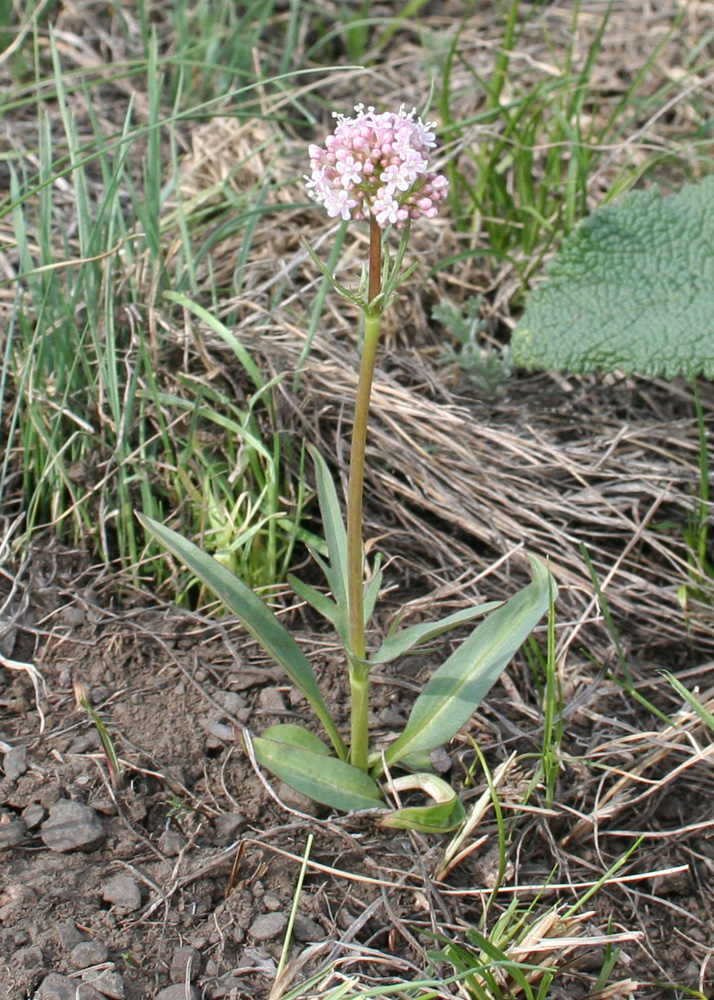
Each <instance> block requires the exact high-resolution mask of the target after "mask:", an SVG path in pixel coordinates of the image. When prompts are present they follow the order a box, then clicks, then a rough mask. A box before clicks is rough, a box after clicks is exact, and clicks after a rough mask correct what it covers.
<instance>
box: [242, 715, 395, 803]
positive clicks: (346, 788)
mask: <svg viewBox="0 0 714 1000" xmlns="http://www.w3.org/2000/svg"><path fill="white" fill-rule="evenodd" d="M281 728H282V727H281ZM253 749H254V750H255V756H256V758H257V760H258V762H259V763H260V764H262V765H263V767H267V769H268V770H269V771H272V773H273V774H274V775H275V776H276V777H277V778H280V779H281V781H285V782H287V784H288V785H290V787H291V788H295V789H297V791H298V792H302V794H303V795H307V796H308V798H311V799H312V800H313V802H320V803H321V804H322V805H324V806H330V807H331V808H332V809H339V810H340V811H341V812H352V811H357V810H361V809H375V808H376V807H378V806H380V805H383V801H382V792H381V791H380V788H379V785H378V784H377V782H376V781H374V780H373V779H372V778H370V776H369V775H368V774H365V772H364V771H360V769H359V768H358V767H352V765H351V764H348V763H347V762H346V761H344V760H338V759H337V757H326V756H325V755H324V753H322V752H314V751H313V750H310V749H306V748H305V747H304V746H299V745H297V744H296V743H292V744H291V745H289V744H286V742H284V741H283V740H282V739H280V740H274V739H266V738H265V737H254V738H253Z"/></svg>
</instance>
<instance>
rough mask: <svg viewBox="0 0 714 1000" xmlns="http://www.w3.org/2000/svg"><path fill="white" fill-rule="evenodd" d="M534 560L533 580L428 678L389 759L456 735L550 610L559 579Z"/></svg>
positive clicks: (446, 741) (532, 559)
mask: <svg viewBox="0 0 714 1000" xmlns="http://www.w3.org/2000/svg"><path fill="white" fill-rule="evenodd" d="M530 563H531V572H532V575H533V579H532V582H531V583H529V584H528V586H527V587H525V588H524V589H523V590H521V591H520V593H518V594H516V596H515V597H512V598H511V599H510V600H509V601H507V602H506V604H503V605H501V607H500V608H498V609H497V610H496V611H494V612H493V613H492V614H491V615H490V616H489V617H488V618H487V619H486V621H485V622H482V623H481V624H480V625H477V626H476V628H475V629H474V631H473V632H472V633H471V635H470V636H468V638H466V639H465V640H464V641H463V642H462V644H461V645H460V646H459V647H458V648H457V649H456V650H455V651H454V653H452V655H451V656H450V657H449V658H448V659H447V660H445V661H444V663H442V665H441V666H440V667H439V668H438V670H437V671H436V672H435V673H434V674H433V676H432V677H431V678H430V680H429V681H428V682H427V684H426V686H425V687H424V690H423V691H422V693H421V694H420V695H419V697H418V698H417V700H416V701H415V702H414V707H413V709H412V711H411V715H410V716H409V721H408V722H407V725H406V727H405V729H404V732H403V733H402V735H401V736H400V737H399V739H398V740H396V741H395V742H394V743H393V744H392V746H391V747H390V748H389V749H388V750H387V752H386V755H385V756H386V760H387V764H389V765H391V764H394V763H395V762H396V761H399V760H402V759H403V758H404V757H406V756H408V755H409V754H413V753H415V752H416V751H419V750H433V749H434V747H437V746H440V745H441V744H443V743H448V742H449V740H451V739H453V737H454V736H455V735H456V733H458V731H459V729H461V727H462V726H464V725H465V724H466V723H467V722H468V720H469V719H470V718H471V716H472V715H473V713H474V711H475V710H476V709H477V708H478V706H479V705H480V703H481V701H482V700H483V698H484V697H485V696H486V695H487V694H488V692H489V691H490V690H491V688H492V687H493V685H494V684H495V683H496V681H497V680H498V678H499V676H500V675H501V673H502V671H503V670H504V669H505V667H506V666H507V665H508V663H509V662H510V660H511V659H512V657H513V655H514V654H515V652H516V650H517V649H518V648H519V646H521V645H522V643H524V642H525V640H526V639H527V638H528V636H529V635H530V633H531V632H532V631H533V629H534V627H535V626H536V625H537V624H538V622H539V620H540V619H541V618H542V616H543V615H544V614H545V612H546V611H547V610H548V606H549V603H550V599H551V588H552V589H553V597H554V596H555V581H554V580H553V577H552V576H551V574H550V572H549V571H548V570H547V569H546V567H545V566H544V565H543V563H542V562H540V561H539V560H538V559H535V558H534V557H531V559H530Z"/></svg>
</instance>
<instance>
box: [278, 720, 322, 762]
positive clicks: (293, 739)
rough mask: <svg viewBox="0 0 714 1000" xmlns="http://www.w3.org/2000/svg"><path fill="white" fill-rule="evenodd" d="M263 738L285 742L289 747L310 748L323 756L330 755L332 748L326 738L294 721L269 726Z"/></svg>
mask: <svg viewBox="0 0 714 1000" xmlns="http://www.w3.org/2000/svg"><path fill="white" fill-rule="evenodd" d="M262 739H264V740H273V741H274V742H275V743H284V744H285V745H286V746H289V747H300V748H301V749H303V750H310V751H311V752H312V753H317V754H322V756H323V757H329V756H330V748H329V747H328V745H327V743H325V741H324V740H321V739H320V737H319V736H316V735H315V733H311V732H310V730H309V729H303V727H302V726H296V725H295V724H294V723H292V722H281V723H279V724H278V725H277V726H268V728H267V729H266V730H265V732H264V733H263V736H262Z"/></svg>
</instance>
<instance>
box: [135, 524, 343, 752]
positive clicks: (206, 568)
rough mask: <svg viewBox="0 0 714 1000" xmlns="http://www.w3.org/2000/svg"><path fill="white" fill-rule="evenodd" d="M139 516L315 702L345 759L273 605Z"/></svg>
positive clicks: (310, 675) (311, 676)
mask: <svg viewBox="0 0 714 1000" xmlns="http://www.w3.org/2000/svg"><path fill="white" fill-rule="evenodd" d="M137 517H138V519H139V521H140V523H141V524H142V526H143V527H144V528H145V529H146V530H147V531H148V532H150V533H151V534H152V535H153V536H154V537H155V538H156V539H158V541H160V542H161V544H162V545H164V546H165V547H166V548H167V549H168V550H169V552H172V553H173V554H174V555H175V556H176V558H177V559H180V560H181V562H183V563H184V564H185V565H186V566H188V568H189V569H190V570H191V572H192V573H194V574H195V575H196V576H197V577H198V578H199V579H200V580H202V581H203V583H205V585H206V586H207V587H210V589H211V590H212V591H213V592H214V593H215V594H216V596H217V597H218V598H220V600H221V601H222V602H223V603H224V604H225V605H226V607H227V608H229V609H230V610H231V611H232V612H233V614H234V615H236V617H237V618H238V619H239V621H240V623H241V625H243V627H244V628H245V629H247V631H248V632H250V634H251V635H252V636H253V638H254V639H255V640H256V642H258V643H259V644H260V645H261V646H262V647H263V649H264V650H265V652H266V653H267V654H268V655H269V656H271V657H272V658H273V660H274V661H275V662H276V663H277V664H279V665H280V666H281V667H282V668H283V670H284V671H285V673H286V674H287V675H288V677H289V678H290V680H291V681H292V683H293V684H294V685H295V687H296V688H298V690H299V691H302V693H303V694H304V695H305V697H306V698H307V700H308V701H309V702H310V704H311V705H312V708H313V710H314V712H315V714H316V715H317V717H318V719H319V720H320V722H321V723H322V725H323V726H324V727H325V732H326V733H327V735H328V736H329V737H330V741H331V742H332V745H333V746H334V748H335V751H336V752H337V753H338V754H339V756H340V757H342V758H346V757H347V748H346V747H345V744H344V741H343V739H342V737H341V736H340V734H339V732H338V731H337V727H336V725H335V722H334V720H333V718H332V716H331V715H330V712H329V709H328V708H327V705H326V704H325V701H324V699H323V697H322V693H321V692H320V688H319V687H318V683H317V678H316V677H315V671H314V670H313V669H312V664H311V663H310V661H309V660H308V659H307V657H306V656H305V654H304V653H303V651H302V650H301V649H300V647H299V646H298V644H297V642H295V640H294V639H293V637H292V636H291V635H290V633H289V632H288V631H287V629H286V628H285V627H284V626H283V625H282V624H281V623H280V622H279V621H278V619H277V618H276V617H275V615H274V614H273V612H272V611H271V610H270V608H269V607H268V606H267V605H266V604H265V603H264V602H263V601H261V599H260V598H259V597H258V596H257V594H254V593H253V591H252V590H251V589H250V587H248V586H247V585H246V584H245V583H243V581H242V580H240V579H239V578H238V577H237V576H236V575H235V574H234V573H231V571H230V570H228V569H226V567H225V566H223V565H222V564H221V563H219V562H218V560H216V559H214V558H213V556H210V555H208V553H206V552H203V551H202V550H201V549H200V548H199V547H198V546H197V545H195V544H194V543H193V542H191V541H189V540H188V539H187V538H184V537H183V535H180V534H179V533H178V532H177V531H173V529H171V528H167V527H166V526H165V525H163V524H161V523H160V522H159V521H155V520H154V519H153V518H151V517H147V516H146V515H145V514H137Z"/></svg>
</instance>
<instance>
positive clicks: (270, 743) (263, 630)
mask: <svg viewBox="0 0 714 1000" xmlns="http://www.w3.org/2000/svg"><path fill="white" fill-rule="evenodd" d="M355 111H356V112H357V114H356V116H355V117H354V118H347V117H345V116H343V115H337V116H336V118H337V127H336V129H335V131H334V134H333V135H330V136H328V137H327V139H326V141H325V145H324V147H320V146H316V145H313V146H310V150H309V152H310V166H311V174H310V175H309V177H307V179H306V180H307V189H308V193H309V194H310V196H311V197H312V198H313V199H314V200H316V201H318V202H319V203H321V204H322V205H324V207H325V209H326V210H327V213H328V215H330V216H331V217H333V218H337V217H341V218H343V219H353V220H355V221H367V222H368V223H369V233H370V242H369V260H368V264H367V268H366V275H365V280H363V282H362V287H361V288H360V289H359V290H358V291H357V292H356V293H353V292H351V291H349V290H348V289H346V288H344V287H343V286H342V285H341V284H339V283H338V282H337V281H336V280H335V279H334V277H333V276H332V275H331V274H330V273H329V272H328V271H327V269H326V268H325V267H324V265H323V264H322V263H321V262H320V261H319V260H318V259H317V258H316V257H315V256H314V254H313V260H314V261H315V263H316V265H317V266H318V267H319V268H320V269H321V270H322V272H323V274H325V275H326V276H327V278H328V279H329V280H330V282H331V284H332V286H333V288H334V289H335V290H336V291H337V292H338V293H339V294H341V295H344V296H345V297H347V298H348V299H350V300H351V301H352V302H355V303H357V304H358V305H359V306H360V308H361V310H362V312H363V315H364V336H363V344H362V357H361V363H360V376H359V383H358V387H357V396H356V400H355V414H354V423H353V431H352V444H351V451H350V471H349V483H348V497H347V512H346V520H345V521H344V522H343V519H342V514H341V510H340V504H339V501H338V497H337V491H336V489H335V486H334V483H333V481H332V478H331V476H330V472H329V469H328V467H327V464H326V462H325V461H324V459H323V458H322V457H321V456H320V454H319V453H318V452H317V451H315V450H314V449H310V450H311V454H312V457H313V459H314V462H315V470H316V480H317V493H318V499H319V503H320V511H321V514H322V520H323V526H324V532H325V542H326V545H327V552H328V558H327V559H324V558H323V557H321V556H320V555H319V554H318V553H317V552H313V556H314V558H315V560H316V561H317V563H318V564H319V566H320V567H321V569H322V571H323V573H324V575H325V578H326V581H327V584H328V588H329V592H330V595H331V596H328V594H325V593H323V592H322V591H318V590H317V589H316V588H314V587H312V586H309V585H308V584H306V583H304V582H302V581H300V580H297V579H295V578H293V577H291V578H290V582H291V585H292V587H293V589H294V590H295V592H296V594H297V595H298V596H299V597H300V598H302V599H303V600H305V601H306V602H307V603H309V604H310V605H311V606H312V607H313V608H314V609H315V610H316V611H318V612H319V613H320V614H321V615H323V616H324V617H325V618H326V619H327V620H328V621H329V622H331V624H332V625H333V626H334V628H335V630H336V631H337V633H338V635H339V637H340V640H341V642H342V645H343V648H344V651H345V661H346V666H347V670H348V676H349V686H350V696H351V703H350V712H351V718H350V741H349V745H348V744H347V743H346V742H345V740H344V738H343V736H342V734H341V733H340V731H339V729H338V727H337V725H336V723H335V720H334V719H333V717H332V715H331V713H330V711H329V708H328V707H327V704H326V702H325V700H324V698H323V696H322V693H321V691H320V688H319V685H318V682H317V678H316V675H315V672H314V669H313V667H312V664H311V663H310V662H309V660H308V659H307V658H306V657H305V655H304V654H303V652H302V650H301V649H300V647H299V646H298V644H297V642H296V641H295V640H294V639H293V637H292V636H291V635H290V633H289V632H288V631H287V629H286V628H285V627H284V626H283V625H282V624H281V623H280V621H279V620H278V619H277V618H276V616H275V615H274V614H273V613H272V611H270V609H269V608H268V607H267V605H266V604H265V603H264V602H263V601H262V600H261V599H260V598H259V597H258V596H257V595H256V594H255V593H254V592H253V591H252V590H251V589H250V588H249V587H248V586H246V584H245V583H243V581H242V580H240V579H239V578H238V577H236V576H235V575H234V574H233V573H231V572H230V570H229V569H227V568H226V567H225V566H224V565H222V564H221V563H220V562H218V561H217V560H215V559H214V558H212V557H211V556H210V555H208V554H206V553H204V552H202V551H201V549H200V548H198V547H197V546H196V545H194V544H193V543H192V542H189V541H188V540H186V539H184V538H183V537H182V536H181V535H179V534H178V533H176V532H175V531H172V530H171V529H169V528H167V527H165V526H164V525H162V524H160V523H158V522H156V521H154V520H152V519H150V518H148V517H145V516H143V515H139V516H140V520H141V522H142V524H143V525H144V526H145V527H146V529H147V530H148V531H150V532H151V533H152V534H153V535H154V536H155V537H156V538H158V539H159V540H160V541H161V542H162V543H163V544H164V545H165V546H166V547H167V548H168V549H169V550H170V551H172V552H173V553H174V554H175V555H176V556H177V557H178V558H180V559H181V560H182V561H183V562H185V563H186V565H187V566H189V568H190V569H191V570H192V571H193V572H194V573H195V574H196V575H197V576H198V577H199V578H200V579H201V580H203V582H204V583H205V584H207V585H208V586H209V587H211V588H212V589H213V590H214V591H215V593H216V594H217V595H218V596H219V598H221V600H222V601H223V602H224V603H225V604H226V606H227V607H228V608H229V609H230V610H231V611H233V612H234V614H236V615H237V617H238V618H239V619H240V621H241V622H242V623H243V625H244V626H245V627H246V629H247V630H248V631H249V632H250V633H251V634H252V635H253V637H254V638H255V639H256V640H257V642H258V643H260V645H261V646H262V647H263V649H264V650H265V651H266V652H267V653H268V654H269V655H270V656H271V657H272V658H273V659H274V660H275V662H276V663H278V664H279V665H280V666H281V667H282V668H283V669H284V670H285V673H286V674H287V675H288V677H289V678H290V680H291V681H292V682H293V683H294V684H295V686H296V687H297V688H298V689H299V690H300V691H301V692H302V693H303V695H304V696H305V697H306V698H307V700H308V701H309V703H310V704H311V706H312V708H313V710H314V712H315V714H316V716H317V718H318V719H319V721H320V722H321V724H322V726H323V729H324V731H325V733H326V735H327V737H328V738H329V740H330V743H331V747H330V746H329V745H328V744H327V743H325V742H324V741H323V740H322V739H321V738H320V737H319V736H317V735H315V734H314V733H313V732H311V731H310V730H307V729H305V728H303V727H300V726H297V725H293V724H282V725H276V726H271V727H270V728H269V729H268V730H266V731H265V732H264V733H263V735H262V736H261V737H253V739H252V745H253V748H254V751H255V756H256V758H257V760H258V761H259V763H261V764H262V765H264V766H265V767H267V768H268V769H269V770H270V771H272V772H273V773H274V774H275V775H277V776H278V777H280V778H282V779H283V780H284V781H286V782H287V783H288V784H289V785H291V786H293V787H294V788H296V789H298V790H299V791H301V792H303V793H304V794H306V795H308V796H309V797H310V798H312V799H313V800H315V801H316V802H319V803H322V804H324V805H327V806H330V807H332V808H335V809H339V810H343V811H345V812H347V811H351V810H363V809H373V808H375V807H379V806H383V805H384V798H385V795H386V794H387V792H389V793H391V794H392V795H394V796H395V797H397V801H398V796H399V795H400V794H401V793H403V792H406V791H408V790H419V791H421V792H422V793H425V794H426V796H427V797H428V799H429V800H430V801H428V802H427V804H426V805H422V804H418V805H414V806H407V807H404V808H398V809H396V810H395V811H392V812H390V813H388V814H387V815H386V816H384V817H383V818H382V819H381V821H380V822H381V823H382V825H385V826H397V827H399V826H400V827H409V828H413V829H420V830H427V831H432V832H438V831H447V830H450V829H453V828H454V827H455V826H457V825H458V824H459V823H460V822H461V820H462V819H463V816H464V810H463V806H462V805H461V802H460V800H459V799H458V797H457V796H456V794H455V792H454V791H453V790H452V789H451V787H450V786H449V785H448V784H447V783H446V782H445V781H444V780H443V779H441V778H439V777H437V776H436V775H435V774H433V773H431V771H432V768H431V759H430V753H431V751H433V750H435V749H436V748H437V747H439V746H441V745H443V744H445V743H448V742H449V741H450V740H451V739H452V738H453V737H454V736H455V735H456V733H457V732H458V731H459V730H460V729H461V728H462V727H463V726H464V725H465V724H466V723H467V722H468V720H469V718H470V717H471V715H472V714H473V712H474V711H475V709H476V708H477V707H478V705H479V704H480V702H481V701H482V699H483V698H484V697H485V695H486V694H487V693H488V691H489V690H490V688H491V687H492V685H493V684H494V683H495V682H496V680H497V679H498V677H499V676H500V674H501V672H502V671H503V669H504V668H505V667H506V666H507V664H508V663H509V661H510V660H511V658H512V657H513V655H514V653H515V652H516V651H517V649H518V648H519V647H520V646H521V645H522V643H523V642H524V641H525V640H526V638H527V637H528V635H529V634H530V633H531V631H532V630H533V628H534V627H535V625H536V624H537V623H538V621H539V620H540V618H541V617H542V616H543V614H544V613H545V611H546V610H547V609H548V607H549V604H550V602H551V601H552V600H553V599H554V596H555V584H554V582H553V579H552V577H551V575H550V573H549V571H548V570H547V569H546V567H545V566H543V564H542V563H540V562H539V561H538V560H536V559H531V568H532V577H533V578H532V581H531V583H530V584H529V585H528V586H526V587H525V588H524V589H523V590H522V591H521V592H520V593H518V594H516V595H515V596H514V597H512V598H511V599H510V600H509V601H507V602H506V603H501V602H498V601H490V602H487V603H485V604H480V605H478V606H476V607H470V608H465V609H463V610H462V611H458V612H456V613H455V614H451V615H449V616H448V617H446V618H443V619H441V620H438V621H435V622H427V623H422V624H419V625H412V626H410V627H407V628H403V629H401V630H399V631H394V632H393V633H390V634H389V635H388V636H386V638H384V639H383V640H382V641H381V642H380V643H372V642H368V637H367V626H368V624H369V621H370V619H371V617H372V613H373V610H374V607H375V603H376V601H377V598H378V596H379V591H380V587H381V581H382V573H381V570H380V568H379V563H378V561H376V562H375V565H374V566H373V567H372V568H371V572H370V573H368V574H367V573H366V572H365V570H366V565H365V554H364V546H363V541H362V495H363V482H364V471H365V446H366V439H367V424H368V416H369V401H370V395H371V388H372V379H373V374H374V365H375V359H376V352H377V345H378V339H379V330H380V324H381V318H382V315H383V313H384V310H385V308H386V307H387V306H388V305H389V302H390V301H391V300H392V298H393V296H394V294H395V292H396V290H397V288H398V286H399V284H400V283H401V282H402V281H403V280H404V279H405V278H406V277H407V276H408V275H409V274H410V273H411V271H412V269H413V268H411V267H407V268H406V269H404V270H402V262H403V258H404V254H405V251H406V244H407V239H408V235H409V226H410V224H411V222H412V221H414V220H417V219H419V218H426V219H430V218H433V217H434V216H435V215H436V214H437V212H438V206H439V204H440V202H442V201H443V200H444V198H445V197H446V192H447V187H448V182H447V180H446V178H445V177H443V176H442V175H440V174H436V173H433V172H431V171H430V170H429V165H430V160H429V155H430V151H431V150H432V149H433V148H434V146H435V144H436V139H435V136H434V133H433V132H432V131H431V128H432V127H433V126H432V123H430V122H427V123H424V122H422V120H421V119H420V118H417V117H416V112H415V111H412V112H409V113H407V112H406V111H405V110H404V108H403V107H401V108H400V109H399V111H398V112H396V113H392V112H386V113H384V114H377V113H376V112H375V110H374V108H371V107H370V108H368V109H367V110H365V108H364V106H363V105H358V106H357V107H356V108H355ZM388 229H395V230H397V231H400V232H401V240H400V244H399V248H398V250H397V253H396V255H395V257H394V261H393V262H390V260H389V257H388V256H385V254H384V252H383V250H384V243H385V242H386V241H385V239H384V236H385V230H388ZM365 580H368V582H365ZM488 612H491V613H490V614H489V616H488V617H487V618H486V620H485V621H483V622H482V623H481V624H479V625H478V626H476V628H474V630H473V631H472V632H471V634H470V635H469V636H467V638H466V639H464V640H463V641H462V643H461V644H460V645H459V646H457V648H456V649H455V651H454V652H453V653H451V655H450V656H448V657H447V659H446V660H445V661H444V662H443V663H442V665H441V666H440V667H439V668H438V669H437V670H436V671H435V672H434V674H433V675H432V677H431V679H430V680H429V681H428V682H427V684H426V685H425V687H424V689H423V690H422V692H421V694H420V695H419V696H418V698H417V699H416V701H415V703H414V706H413V708H412V711H411V714H410V716H409V719H408V721H407V724H406V726H405V728H404V731H403V732H402V733H401V735H400V736H399V737H398V738H397V739H396V740H394V741H393V742H392V743H391V744H390V745H388V746H385V747H377V748H371V747H370V744H369V728H368V712H369V688H370V672H371V669H372V667H374V666H376V665H381V664H385V663H389V662H391V661H393V660H396V659H398V658H400V657H402V656H404V655H405V654H407V653H409V652H412V651H413V650H415V649H417V648H419V647H422V648H423V647H424V646H425V645H427V644H429V643H432V641H433V640H434V639H436V638H437V637H438V636H440V635H442V634H444V633H445V632H447V631H449V630H450V629H453V628H455V627H456V626H458V625H462V624H463V623H465V622H470V621H472V620H473V619H475V618H479V617H482V616H483V615H485V614H487V613H488ZM375 646H376V648H375ZM395 767H398V768H399V769H400V770H402V771H406V772H407V773H406V774H403V775H401V776H399V777H396V778H393V777H392V773H391V772H392V769H394V768H395Z"/></svg>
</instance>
